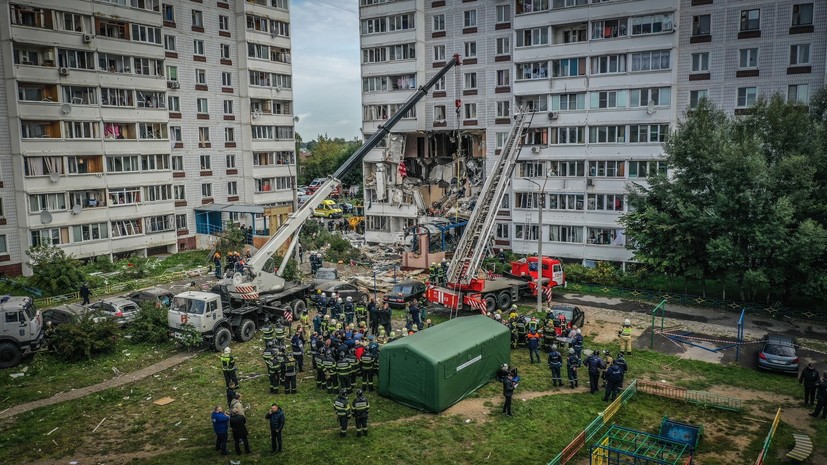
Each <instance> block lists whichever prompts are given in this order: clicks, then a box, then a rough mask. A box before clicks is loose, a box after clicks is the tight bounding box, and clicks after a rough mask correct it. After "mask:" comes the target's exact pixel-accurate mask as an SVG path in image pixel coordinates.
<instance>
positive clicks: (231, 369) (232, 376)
mask: <svg viewBox="0 0 827 465" xmlns="http://www.w3.org/2000/svg"><path fill="white" fill-rule="evenodd" d="M220 360H221V370H222V371H223V372H224V384H226V385H227V386H229V385H230V384H235V385H236V386H238V368H237V367H236V366H235V357H233V356H232V354H230V348H229V347H225V348H224V353H223V354H221V357H220Z"/></svg>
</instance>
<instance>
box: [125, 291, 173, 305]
mask: <svg viewBox="0 0 827 465" xmlns="http://www.w3.org/2000/svg"><path fill="white" fill-rule="evenodd" d="M174 296H175V294H173V293H172V292H170V291H168V290H167V289H164V288H162V287H150V288H149V289H144V290H142V291H136V292H133V293H132V294H129V296H128V297H126V298H127V299H129V300H131V301H133V302H135V303H136V304H138V305H141V304H143V303H151V304H153V305H155V306H156V307H158V308H160V307H164V308H169V306H170V305H172V298H173V297H174Z"/></svg>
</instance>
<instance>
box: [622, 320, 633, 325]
mask: <svg viewBox="0 0 827 465" xmlns="http://www.w3.org/2000/svg"><path fill="white" fill-rule="evenodd" d="M623 326H632V322H631V321H629V319H628V318H626V319H625V320H623Z"/></svg>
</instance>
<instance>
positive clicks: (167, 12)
mask: <svg viewBox="0 0 827 465" xmlns="http://www.w3.org/2000/svg"><path fill="white" fill-rule="evenodd" d="M161 9H162V12H163V15H164V21H169V22H173V23H174V22H175V8H174V7H173V6H172V5H166V4H164V5H163V7H162V8H161Z"/></svg>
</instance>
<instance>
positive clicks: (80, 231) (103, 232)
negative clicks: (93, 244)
mask: <svg viewBox="0 0 827 465" xmlns="http://www.w3.org/2000/svg"><path fill="white" fill-rule="evenodd" d="M108 238H109V223H92V224H83V225H80V226H72V242H87V241H96V240H99V239H108Z"/></svg>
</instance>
